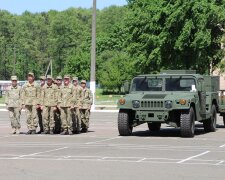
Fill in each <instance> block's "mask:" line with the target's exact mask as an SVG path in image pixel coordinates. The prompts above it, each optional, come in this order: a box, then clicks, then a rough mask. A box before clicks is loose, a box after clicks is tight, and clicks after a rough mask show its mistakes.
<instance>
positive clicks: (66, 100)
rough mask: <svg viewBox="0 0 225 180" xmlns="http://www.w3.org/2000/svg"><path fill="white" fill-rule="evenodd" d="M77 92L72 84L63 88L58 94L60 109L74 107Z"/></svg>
mask: <svg viewBox="0 0 225 180" xmlns="http://www.w3.org/2000/svg"><path fill="white" fill-rule="evenodd" d="M74 97H75V90H74V86H73V85H72V84H69V85H68V86H64V85H63V86H61V88H60V90H59V92H58V105H59V106H60V107H71V106H74V104H75V101H74Z"/></svg>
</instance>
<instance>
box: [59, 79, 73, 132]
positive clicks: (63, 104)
mask: <svg viewBox="0 0 225 180" xmlns="http://www.w3.org/2000/svg"><path fill="white" fill-rule="evenodd" d="M74 96H75V90H74V87H73V85H72V84H70V76H69V75H65V76H64V85H63V86H62V87H61V89H60V91H59V100H58V106H59V108H60V113H61V124H62V129H63V131H62V132H61V133H60V134H61V135H65V134H69V135H72V134H73V133H72V130H73V128H72V114H71V110H72V109H73V108H74V102H73V97H74Z"/></svg>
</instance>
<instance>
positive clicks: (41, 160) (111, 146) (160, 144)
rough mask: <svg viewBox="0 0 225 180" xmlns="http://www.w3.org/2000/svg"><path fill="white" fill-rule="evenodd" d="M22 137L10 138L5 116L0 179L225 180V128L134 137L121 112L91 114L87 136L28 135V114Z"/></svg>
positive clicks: (140, 131)
mask: <svg viewBox="0 0 225 180" xmlns="http://www.w3.org/2000/svg"><path fill="white" fill-rule="evenodd" d="M21 123H22V130H21V134H20V135H10V134H9V132H10V124H9V119H8V113H7V112H6V111H4V110H3V111H0V174H1V179H4V180H11V179H17V180H30V179H32V180H35V179H42V180H50V179H54V180H63V179H76V180H78V179H82V180H83V179H87V180H90V179H92V180H100V179H103V180H105V179H116V180H119V179H124V180H125V179H129V180H133V179H135V180H138V179H162V180H164V179H174V180H175V179H176V180H181V179H192V180H194V179H198V180H201V179H202V180H203V179H204V180H207V179H212V180H215V179H217V180H219V179H221V180H222V179H223V180H224V179H225V127H224V126H223V123H222V119H221V117H218V123H217V124H218V130H217V131H216V132H214V133H204V131H203V127H202V125H201V124H197V125H196V126H197V127H196V135H195V137H194V138H181V137H180V132H179V129H174V128H171V127H169V126H168V125H163V126H162V129H161V131H159V132H155V133H150V132H149V131H148V128H147V124H143V125H141V126H139V127H137V128H134V131H133V132H134V133H133V135H132V136H130V137H121V136H119V135H118V131H117V113H116V112H100V111H97V112H92V114H91V126H90V129H89V132H88V133H85V134H79V135H71V136H69V135H26V134H25V132H26V131H27V128H26V123H25V115H24V112H23V113H22V116H21Z"/></svg>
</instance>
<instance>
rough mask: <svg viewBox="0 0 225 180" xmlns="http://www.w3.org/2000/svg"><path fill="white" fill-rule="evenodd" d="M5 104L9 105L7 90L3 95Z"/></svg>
mask: <svg viewBox="0 0 225 180" xmlns="http://www.w3.org/2000/svg"><path fill="white" fill-rule="evenodd" d="M5 104H6V105H8V104H9V88H7V90H6V93H5Z"/></svg>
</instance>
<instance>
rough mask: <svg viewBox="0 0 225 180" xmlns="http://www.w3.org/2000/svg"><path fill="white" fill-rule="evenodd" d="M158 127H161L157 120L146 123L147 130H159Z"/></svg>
mask: <svg viewBox="0 0 225 180" xmlns="http://www.w3.org/2000/svg"><path fill="white" fill-rule="evenodd" d="M160 128H161V123H158V122H152V123H148V129H149V131H159V130H160Z"/></svg>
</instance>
